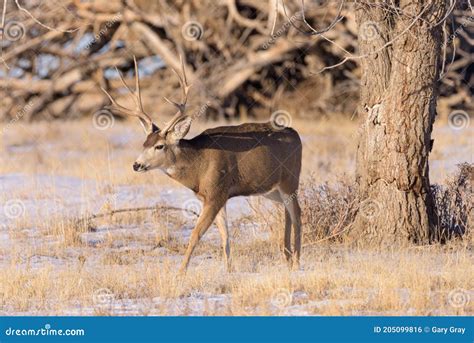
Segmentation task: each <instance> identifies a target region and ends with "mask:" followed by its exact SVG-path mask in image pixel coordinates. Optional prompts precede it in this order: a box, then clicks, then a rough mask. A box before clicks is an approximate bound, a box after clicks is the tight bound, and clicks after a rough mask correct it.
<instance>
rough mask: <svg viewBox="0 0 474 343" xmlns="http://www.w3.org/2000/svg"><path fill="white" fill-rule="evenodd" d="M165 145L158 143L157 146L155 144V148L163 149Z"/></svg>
mask: <svg viewBox="0 0 474 343" xmlns="http://www.w3.org/2000/svg"><path fill="white" fill-rule="evenodd" d="M164 147H165V146H164V145H163V144H158V145H157V146H155V150H161V149H163V148H164Z"/></svg>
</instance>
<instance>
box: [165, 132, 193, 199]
mask: <svg viewBox="0 0 474 343" xmlns="http://www.w3.org/2000/svg"><path fill="white" fill-rule="evenodd" d="M201 161H202V159H201V150H199V149H196V148H194V147H193V146H192V144H191V143H190V142H189V141H188V140H185V139H181V140H180V141H179V142H178V144H176V145H175V146H174V147H172V148H170V149H169V150H168V152H167V165H166V167H165V168H163V171H164V172H165V174H166V175H168V176H169V177H171V178H172V179H174V180H176V181H178V182H179V183H181V184H182V185H184V186H186V187H187V188H189V189H191V190H193V191H194V192H197V190H198V179H199V173H198V172H197V171H198V170H199V166H200V163H201Z"/></svg>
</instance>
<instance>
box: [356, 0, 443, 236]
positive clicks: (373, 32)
mask: <svg viewBox="0 0 474 343" xmlns="http://www.w3.org/2000/svg"><path fill="white" fill-rule="evenodd" d="M389 3H390V4H394V3H396V2H387V6H388V4H389ZM399 9H400V10H401V11H399V12H398V13H396V11H395V10H394V9H393V8H391V9H390V8H387V7H385V8H384V7H383V6H378V5H376V4H370V5H368V4H365V5H363V4H361V5H358V7H357V10H356V18H357V22H358V27H359V47H360V54H362V55H364V54H367V57H365V58H363V59H362V61H361V65H362V71H363V76H362V80H361V100H360V108H359V111H360V113H361V116H360V117H361V118H362V123H361V126H360V136H359V139H360V141H359V145H358V152H357V168H356V182H357V185H358V188H359V195H360V199H361V203H360V208H359V211H358V213H357V216H356V220H355V223H354V229H353V230H352V234H353V235H354V238H357V239H358V241H373V240H380V241H384V242H389V243H393V242H394V241H400V242H401V241H407V240H412V241H416V242H419V243H422V242H427V241H428V240H429V238H430V235H431V233H432V230H433V227H434V223H435V218H434V209H433V199H432V196H431V193H430V181H429V168H428V156H429V153H430V150H431V146H432V141H431V131H432V127H433V122H434V119H435V116H436V99H437V92H436V89H437V80H438V77H439V72H438V71H439V65H440V63H441V59H442V55H441V44H442V42H443V39H442V25H441V24H438V25H437V22H439V21H440V20H442V19H443V17H444V15H445V11H446V8H445V4H444V0H437V1H421V0H401V1H400V2H399ZM417 16H419V17H418V19H416V17H417ZM387 42H391V43H390V44H387ZM386 45H387V46H386Z"/></svg>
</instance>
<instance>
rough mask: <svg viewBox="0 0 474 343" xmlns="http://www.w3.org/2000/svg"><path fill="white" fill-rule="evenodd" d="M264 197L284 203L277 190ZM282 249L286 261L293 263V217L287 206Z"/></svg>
mask: <svg viewBox="0 0 474 343" xmlns="http://www.w3.org/2000/svg"><path fill="white" fill-rule="evenodd" d="M264 197H265V198H267V199H270V200H273V201H275V202H278V203H281V204H283V199H282V197H281V194H280V192H279V191H277V190H275V191H272V192H270V193H267V194H265V195H264ZM281 249H282V251H283V254H284V256H285V259H286V261H287V262H288V264H291V257H292V255H293V253H292V251H291V217H290V213H289V212H288V210H287V209H286V206H285V232H284V235H283V240H282V244H281Z"/></svg>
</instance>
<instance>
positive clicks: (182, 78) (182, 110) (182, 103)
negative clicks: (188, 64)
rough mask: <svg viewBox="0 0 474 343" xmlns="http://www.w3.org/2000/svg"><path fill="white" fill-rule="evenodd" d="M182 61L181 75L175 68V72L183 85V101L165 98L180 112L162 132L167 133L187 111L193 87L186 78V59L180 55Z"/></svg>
mask: <svg viewBox="0 0 474 343" xmlns="http://www.w3.org/2000/svg"><path fill="white" fill-rule="evenodd" d="M179 59H180V61H181V75H180V74H179V73H178V72H177V71H176V70H175V69H173V72H174V73H175V74H176V76H177V77H178V79H179V85H180V86H181V90H182V95H181V101H180V102H179V103H177V102H175V101H173V100H170V99H168V98H166V97H165V100H166V101H168V102H169V103H170V104H173V105H174V106H176V107H177V108H178V112H176V114H175V115H174V116H173V118H171V120H170V121H169V122H168V124H166V126H165V128H164V129H163V130H162V134H163V135H165V134H166V133H167V132H168V131H169V130H170V129H171V128H172V127H173V126H174V125H175V124H176V123H177V122H178V121H179V120H180V119H182V118H184V117H185V116H186V115H185V111H186V102H187V101H188V92H189V89H190V88H191V85H189V84H188V80H187V78H186V69H185V67H184V60H183V57H182V56H180V57H179Z"/></svg>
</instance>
